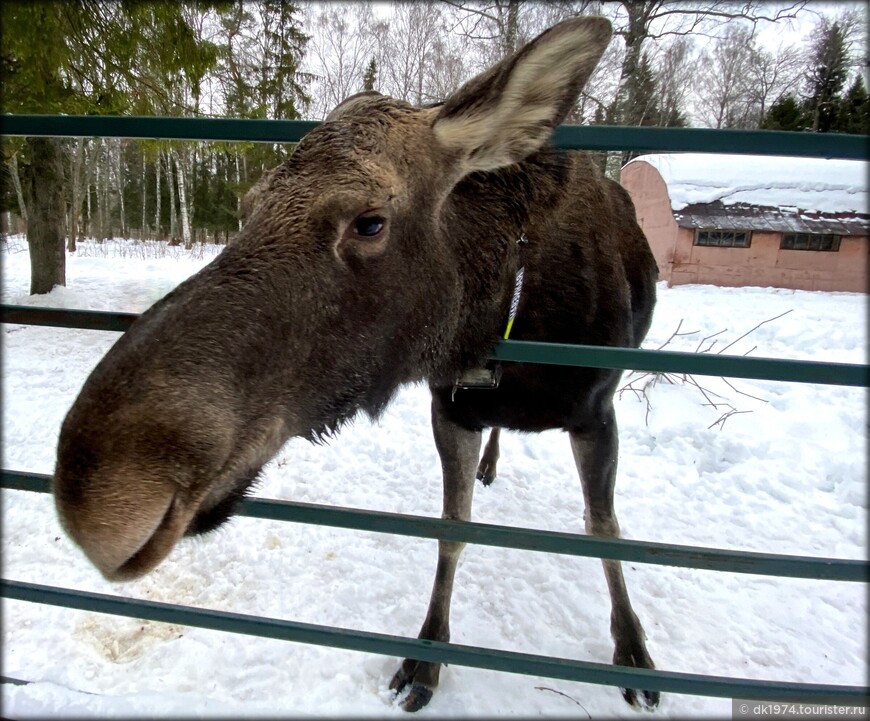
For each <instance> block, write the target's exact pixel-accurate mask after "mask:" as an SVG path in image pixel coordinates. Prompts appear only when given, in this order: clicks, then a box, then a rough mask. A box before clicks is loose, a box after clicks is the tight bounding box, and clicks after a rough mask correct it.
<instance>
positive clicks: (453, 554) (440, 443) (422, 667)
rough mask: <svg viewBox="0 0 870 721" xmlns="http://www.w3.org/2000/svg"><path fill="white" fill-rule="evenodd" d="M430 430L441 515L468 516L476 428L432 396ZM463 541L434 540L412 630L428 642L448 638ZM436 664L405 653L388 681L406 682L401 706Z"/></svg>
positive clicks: (417, 704)
mask: <svg viewBox="0 0 870 721" xmlns="http://www.w3.org/2000/svg"><path fill="white" fill-rule="evenodd" d="M432 430H433V433H434V436H435V446H436V448H437V449H438V454H439V456H440V457H441V469H442V472H443V476H444V505H443V511H442V514H441V517H442V518H449V519H453V520H461V521H467V520H469V518H470V517H471V497H472V493H473V492H474V475H475V468H476V466H477V457H478V454H479V453H480V441H481V432H480V431H479V430H478V431H470V430H468V429H466V428H463V427H461V426H458V425H456V424H455V423H453V422H451V421H450V420H448V419H447V417H446V416H445V414H444V411H443V408H442V406H441V401H440V400H439V399H438V398H436V397H435V396H433V398H432ZM464 547H465V544H464V543H458V542H454V541H439V542H438V565H437V568H436V571H435V581H434V583H433V586H432V596H431V598H430V599H429V610H428V612H427V613H426V619H425V620H424V621H423V626H422V627H421V629H420V633H419V635H418V637H419V638H424V639H428V640H431V641H449V640H450V597H451V595H452V594H453V578H454V576H455V574H456V567H457V565H458V563H459V556H460V554H461V553H462V549H463V548H464ZM440 673H441V664H439V663H430V662H424V661H417V660H416V659H412V658H407V659H405V660H404V661H403V662H402V665H401V666H400V667H399V670H398V671H397V672H396V674H395V675H394V676H393V679H392V681H391V682H390V688H391V689H392V690H393V691H395V692H396V693H400V692H401V691H402V690H403V689H404V688H405V687H406V686H409V685H410V690H409V692H408V695H407V697H406V698H405V700H404V701H403V702H402V708H403V709H404V710H405V711H418V710H419V709H421V708H423V707H424V706H425V705H426V704H427V703H429V700H430V699H431V698H432V693H433V691H434V690H435V687H436V686H437V685H438V678H439V675H440Z"/></svg>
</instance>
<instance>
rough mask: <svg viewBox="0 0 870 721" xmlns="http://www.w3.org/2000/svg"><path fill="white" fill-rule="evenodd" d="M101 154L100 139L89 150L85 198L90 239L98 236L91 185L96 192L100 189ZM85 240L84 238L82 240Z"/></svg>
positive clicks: (95, 140) (95, 139)
mask: <svg viewBox="0 0 870 721" xmlns="http://www.w3.org/2000/svg"><path fill="white" fill-rule="evenodd" d="M99 154H100V139H99V138H94V141H93V143H92V144H91V145H90V146H89V148H88V149H87V155H88V169H87V173H86V174H85V182H84V187H85V196H86V201H87V209H88V237H90V238H94V237H95V236H96V234H95V233H94V216H93V214H92V210H91V185H92V184H93V185H94V188H95V192H96V188H99V184H98V183H97V175H96V173H97V160H98V159H99ZM80 239H83V238H80Z"/></svg>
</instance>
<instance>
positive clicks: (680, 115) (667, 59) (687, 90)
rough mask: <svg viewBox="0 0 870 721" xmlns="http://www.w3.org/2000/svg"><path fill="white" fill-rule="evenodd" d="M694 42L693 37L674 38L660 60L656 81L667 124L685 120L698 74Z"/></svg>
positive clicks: (663, 119)
mask: <svg viewBox="0 0 870 721" xmlns="http://www.w3.org/2000/svg"><path fill="white" fill-rule="evenodd" d="M696 57H697V56H696V52H695V41H694V39H693V38H692V37H691V36H685V35H684V36H680V37H676V38H674V39H673V40H672V41H671V42H670V43H669V44H668V45H667V47H665V49H664V50H663V52H662V53H661V54H660V56H659V57H658V59H657V62H656V70H655V81H656V85H657V87H658V103H659V114H660V117H661V119H662V122H663V123H664V124H665V125H671V126H673V125H679V124H680V121H682V120H684V118H685V112H686V108H687V105H688V102H689V97H690V95H691V92H692V88H693V86H694V82H695V77H696V75H697V63H696Z"/></svg>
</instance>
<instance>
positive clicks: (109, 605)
mask: <svg viewBox="0 0 870 721" xmlns="http://www.w3.org/2000/svg"><path fill="white" fill-rule="evenodd" d="M0 595H2V596H3V597H5V598H10V599H14V600H18V601H31V602H33V603H45V604H49V605H53V606H62V607H64V608H74V609H78V610H82V611H92V612H97V613H109V614H113V615H117V616H127V617H132V618H143V619H148V620H150V621H159V622H161V623H174V624H180V625H183V626H194V627H197V628H207V629H212V630H216V631H225V632H229V633H241V634H247V635H251V636H260V637H263V638H273V639H278V640H283V641H296V642H299V643H311V644H316V645H318V646H328V647H330V648H343V649H347V650H350V651H364V652H368V653H378V654H384V655H388V656H397V657H399V658H403V657H407V658H414V659H417V660H419V661H431V662H434V663H448V664H449V663H455V664H461V665H463V666H473V667H475V668H485V669H490V670H493V671H506V672H508V673H518V674H526V675H532V676H547V677H549V678H557V679H562V680H565V681H580V682H584V683H594V684H606V685H613V686H621V687H623V688H643V689H646V690H649V691H663V692H670V693H686V694H700V695H704V696H719V697H725V698H746V699H770V698H775V699H783V700H785V699H801V698H812V699H814V700H816V701H818V699H831V700H834V699H840V700H842V699H861V698H863V697H865V696H868V695H870V688H865V687H861V686H841V685H829V684H805V683H794V682H788V681H773V680H766V679H765V680H757V679H741V678H729V677H725V676H706V675H700V674H691V673H678V672H675V671H659V670H655V671H653V670H650V669H645V668H631V667H628V666H613V665H610V664H603V663H594V662H591V661H575V660H572V659H567V658H550V657H547V656H536V655H532V654H526V653H517V652H515V651H503V650H501V649H491V648H480V647H478V646H465V645H461V644H457V643H444V642H442V641H429V640H425V639H417V638H406V637H404V636H392V635H387V634H382V633H372V632H369V631H357V630H353V629H345V628H335V627H333V626H320V625H315V624H311V623H301V622H299V621H285V620H282V619H277V618H263V617H260V616H249V615H243V614H239V613H231V612H229V611H215V610H212V609H206V608H193V607H189V606H179V605H175V604H170V603H162V602H158V601H147V600H140V599H129V598H123V597H120V596H111V595H108V594H102V593H88V592H84V591H77V590H73V589H68V588H55V587H52V586H43V585H40V584H35V583H22V582H20V581H12V580H2V581H0Z"/></svg>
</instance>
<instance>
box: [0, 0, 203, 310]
mask: <svg viewBox="0 0 870 721" xmlns="http://www.w3.org/2000/svg"><path fill="white" fill-rule="evenodd" d="M0 13H2V15H0V20H2V28H3V33H2V38H0V41H2V52H0V82H2V86H3V90H4V92H3V101H4V111H5V112H12V113H67V114H120V113H124V112H130V111H131V110H133V111H138V112H142V111H143V110H147V111H148V112H154V111H155V110H157V111H159V112H162V113H165V114H172V113H173V112H176V113H178V104H179V101H178V97H179V95H178V94H177V93H175V92H173V91H177V89H178V86H179V85H180V84H181V83H182V82H184V83H186V87H189V88H191V89H192V91H193V93H194V96H196V95H198V92H199V90H198V87H199V84H200V82H201V81H202V78H203V76H204V74H205V72H206V71H207V70H208V68H209V67H211V66H212V65H213V64H214V62H215V60H216V56H217V52H216V48H215V46H214V45H212V44H211V43H207V42H200V41H198V40H197V38H196V35H195V33H194V31H193V29H192V28H191V26H190V25H189V24H188V22H187V20H186V19H185V13H184V6H182V5H181V4H176V3H133V2H125V3H111V4H110V3H97V2H89V1H88V0H75V1H72V0H69V1H63V2H60V1H58V0H45V1H44V2H38V3H26V2H8V1H7V2H4V3H3V4H2V6H0ZM23 154H24V161H25V162H24V163H23V164H24V165H26V168H25V178H26V181H27V182H26V183H25V185H28V186H29V187H31V188H39V192H38V193H37V194H36V195H34V196H32V197H31V198H30V199H29V207H28V228H27V241H28V246H29V248H30V254H31V268H32V270H31V286H30V292H31V294H36V293H47V292H49V291H50V290H51V289H52V287H54V286H55V285H64V284H65V273H64V268H65V261H66V256H65V254H64V243H63V239H64V234H65V233H64V223H65V218H66V212H65V208H64V207H63V203H64V201H63V197H64V193H63V191H64V175H63V162H62V141H60V140H58V139H55V138H46V139H38V138H28V139H27V142H26V146H25V148H24V153H23ZM58 168H60V170H58ZM119 180H120V179H119ZM88 197H89V194H88ZM56 198H60V199H61V201H60V202H61V208H60V209H59V210H58V209H57V208H56V207H55V205H56V203H55V199H56ZM45 199H50V200H51V202H48V201H47V200H46V202H42V201H43V200H45ZM76 210H77V209H76ZM104 213H105V209H104ZM105 219H106V218H105V215H104V220H105Z"/></svg>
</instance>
